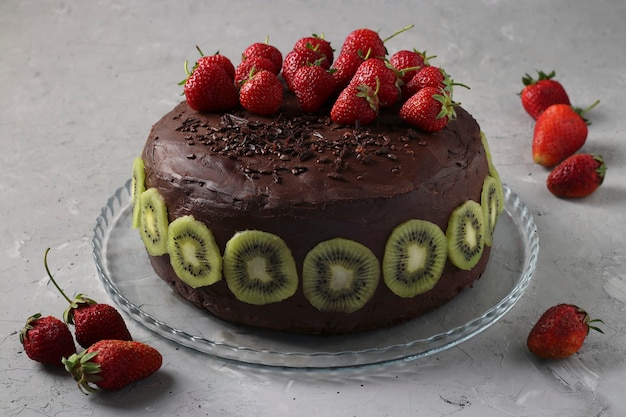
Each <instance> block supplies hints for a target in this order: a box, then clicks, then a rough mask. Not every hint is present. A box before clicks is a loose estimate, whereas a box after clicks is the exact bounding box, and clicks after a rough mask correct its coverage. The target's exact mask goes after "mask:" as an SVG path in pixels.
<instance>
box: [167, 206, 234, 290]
mask: <svg viewBox="0 0 626 417" xmlns="http://www.w3.org/2000/svg"><path fill="white" fill-rule="evenodd" d="M167 253H168V254H169V255H170V263H171V264H172V268H173V269H174V272H175V273H176V275H177V276H178V278H180V279H181V280H182V281H184V282H185V283H187V284H188V285H189V286H191V287H193V288H198V287H206V286H207V285H211V284H214V283H216V282H217V281H219V280H220V279H222V255H221V254H220V250H219V248H218V246H217V244H216V243H215V239H214V238H213V233H212V232H211V230H209V228H208V227H206V225H205V224H204V223H202V222H200V221H198V220H196V219H195V218H194V217H193V216H183V217H179V218H177V219H176V220H174V221H173V222H171V223H170V225H169V229H168V231H167Z"/></svg>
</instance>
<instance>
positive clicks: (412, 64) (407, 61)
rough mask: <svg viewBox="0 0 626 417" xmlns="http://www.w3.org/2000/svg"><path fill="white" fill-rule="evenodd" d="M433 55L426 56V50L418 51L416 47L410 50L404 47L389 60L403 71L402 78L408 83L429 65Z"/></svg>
mask: <svg viewBox="0 0 626 417" xmlns="http://www.w3.org/2000/svg"><path fill="white" fill-rule="evenodd" d="M430 58H434V56H432V57H426V51H424V52H418V51H416V50H415V49H413V50H412V51H409V50H407V49H403V50H401V51H398V52H396V53H394V54H393V55H391V58H389V62H390V63H391V65H392V66H393V67H394V68H395V69H396V70H398V71H401V73H402V74H401V76H400V80H402V83H404V84H406V83H408V82H409V81H410V80H411V78H413V77H414V76H415V74H417V72H418V71H419V70H420V69H422V67H425V66H427V65H428V60H429V59H430Z"/></svg>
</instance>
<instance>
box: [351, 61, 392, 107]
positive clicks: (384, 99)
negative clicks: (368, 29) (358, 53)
mask: <svg viewBox="0 0 626 417" xmlns="http://www.w3.org/2000/svg"><path fill="white" fill-rule="evenodd" d="M350 84H353V85H356V86H359V85H362V84H365V85H367V86H368V87H370V88H372V89H376V86H377V84H379V86H378V99H379V101H380V108H387V107H391V106H392V105H394V104H395V103H396V102H397V101H398V100H399V99H400V79H399V78H398V73H397V72H396V71H395V69H394V68H392V67H391V66H390V64H389V63H388V62H386V61H384V60H382V59H378V58H370V59H368V60H366V61H364V62H363V63H362V64H361V65H359V68H357V70H356V72H355V73H354V76H353V77H352V80H351V81H350Z"/></svg>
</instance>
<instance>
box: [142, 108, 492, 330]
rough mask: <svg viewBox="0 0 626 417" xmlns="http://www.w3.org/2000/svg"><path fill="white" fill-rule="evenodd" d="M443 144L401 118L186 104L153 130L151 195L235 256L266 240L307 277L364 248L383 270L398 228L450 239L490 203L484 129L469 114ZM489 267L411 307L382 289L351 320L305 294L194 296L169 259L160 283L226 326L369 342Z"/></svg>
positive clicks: (203, 292)
mask: <svg viewBox="0 0 626 417" xmlns="http://www.w3.org/2000/svg"><path fill="white" fill-rule="evenodd" d="M456 113H457V118H456V119H455V120H452V121H450V122H449V123H448V126H447V127H446V128H445V129H443V130H441V131H439V132H436V133H434V134H430V133H424V132H420V131H418V130H416V129H413V128H411V127H410V126H408V125H406V124H404V123H403V122H402V121H401V120H400V119H399V117H398V116H397V114H398V109H389V110H387V111H386V112H385V113H384V114H381V115H380V116H379V118H378V119H377V121H376V123H375V124H372V125H368V126H364V127H348V126H339V125H336V124H334V123H332V121H331V120H330V119H329V118H328V117H327V116H326V114H328V113H320V115H303V114H301V112H299V111H298V106H297V102H294V98H293V97H291V98H290V97H289V96H288V97H287V99H286V101H285V103H284V105H283V108H282V110H281V112H280V114H279V115H277V116H276V117H273V118H266V117H258V116H254V115H251V114H248V113H245V112H243V111H234V112H232V113H225V114H204V113H198V112H196V111H194V110H192V109H191V108H189V107H188V105H187V103H186V102H184V101H183V102H181V103H180V104H179V105H178V106H176V107H175V108H174V109H173V110H172V111H171V112H170V113H168V114H167V115H165V116H164V117H163V118H162V119H161V120H160V121H158V122H157V123H156V124H155V125H154V126H153V128H152V130H151V132H150V135H149V137H148V140H147V142H146V145H145V148H144V151H143V154H142V158H143V160H144V164H145V172H146V180H145V181H146V187H156V188H157V189H158V190H159V192H160V193H161V195H162V196H163V198H164V199H165V202H166V206H167V208H168V216H169V219H170V221H172V220H174V219H175V218H178V217H180V216H184V215H193V216H194V217H195V218H196V219H197V220H200V221H202V222H204V223H205V224H206V225H207V226H208V227H209V229H210V230H211V231H212V232H213V234H214V236H215V240H216V243H217V244H218V246H219V247H220V249H221V250H222V252H223V250H224V247H225V245H226V242H227V241H228V240H229V239H230V237H232V236H233V235H234V234H235V232H237V231H241V230H247V229H256V230H263V231H266V232H270V233H274V234H276V235H278V236H280V237H281V238H282V239H283V240H284V241H285V242H286V243H287V245H288V246H289V248H290V249H291V250H292V253H293V256H294V259H295V261H296V265H297V267H298V270H299V271H301V267H302V261H303V259H304V257H305V256H306V254H307V252H308V251H309V250H311V249H312V248H313V247H314V246H315V245H316V244H318V243H319V242H321V241H324V240H328V239H332V238H335V237H343V238H346V239H352V240H354V241H357V242H359V243H362V244H364V245H365V246H367V247H369V248H370V249H371V250H372V251H373V253H374V254H375V255H376V256H377V257H378V259H380V260H382V258H383V254H384V247H385V243H386V240H387V237H388V236H389V234H390V233H391V231H392V230H393V228H394V227H396V226H397V225H399V224H401V223H403V222H405V221H407V220H410V219H424V220H429V221H431V222H433V223H435V224H437V225H439V227H441V228H442V230H443V231H444V232H445V230H446V227H447V224H448V219H449V217H450V214H451V212H452V211H453V210H454V209H455V208H456V207H457V206H459V205H460V204H462V203H464V202H465V201H467V200H470V199H471V200H474V201H478V202H480V194H481V189H482V185H483V181H484V179H485V177H486V176H487V175H488V164H487V158H486V155H485V150H484V148H483V146H482V143H481V140H480V128H479V126H478V124H477V123H476V121H475V120H474V119H473V118H472V117H471V115H470V114H469V113H467V112H466V111H465V110H464V109H463V108H461V107H457V108H456ZM488 256H489V248H488V247H486V248H485V251H484V253H483V257H482V259H481V261H480V262H479V263H478V265H477V266H476V267H474V269H473V270H471V271H462V270H459V269H458V268H456V267H455V266H453V265H452V264H451V263H450V262H448V263H447V264H446V267H445V270H444V273H443V276H442V278H441V279H440V281H439V282H438V284H437V286H436V287H435V288H434V289H432V290H431V291H428V292H427V293H424V294H422V295H419V296H417V297H414V298H411V299H401V298H399V297H397V296H395V295H394V294H393V293H392V292H391V291H390V290H389V289H387V288H386V286H385V284H384V282H383V281H382V279H381V281H380V283H379V286H378V288H377V290H376V293H375V295H374V298H373V299H372V300H370V301H369V302H368V303H367V304H366V305H365V307H363V308H362V309H360V310H358V311H356V312H354V313H350V314H338V313H327V312H326V313H324V312H320V311H318V310H317V309H315V308H314V307H312V306H311V305H310V304H309V302H308V301H307V300H306V299H305V298H304V295H303V294H302V289H301V288H299V289H298V291H297V293H296V294H295V295H294V296H293V297H291V298H289V299H287V300H284V301H282V302H280V303H275V304H270V305H265V306H253V305H249V304H246V303H243V302H240V301H238V300H237V299H236V298H235V297H234V296H233V294H232V293H230V291H229V290H228V288H227V286H226V284H225V282H224V281H223V280H222V281H220V282H218V283H216V284H213V285H211V286H208V287H203V288H198V289H192V288H191V287H189V286H188V285H187V284H185V283H184V282H182V281H181V280H179V279H178V278H177V277H176V275H175V274H174V272H173V270H172V268H171V266H170V264H169V258H168V256H167V255H164V256H160V257H151V261H152V264H153V266H154V268H155V270H156V272H157V273H158V274H159V275H160V276H161V277H162V278H163V279H164V280H165V281H166V282H168V283H169V284H170V285H171V286H172V287H173V288H174V289H175V291H176V292H178V293H179V294H181V295H182V296H183V297H184V298H186V299H188V300H190V301H191V302H192V303H194V304H196V305H197V306H199V307H201V308H205V309H207V310H209V311H211V312H212V313H213V314H214V315H216V316H218V317H220V318H223V319H226V320H229V321H234V322H238V323H244V324H249V325H254V326H261V327H266V328H271V329H277V330H284V331H292V332H304V333H341V332H350V331H362V330H368V329H372V328H377V327H381V326H387V325H390V324H393V323H397V322H400V321H404V320H406V319H409V318H413V317H416V316H418V315H421V314H423V313H424V312H426V311H428V310H431V309H432V308H435V307H438V306H440V305H441V304H443V303H445V302H446V301H448V300H449V299H451V298H452V297H454V296H455V295H456V294H457V293H458V292H459V291H460V290H462V289H463V288H465V287H468V286H471V284H472V283H473V281H474V280H475V279H477V278H478V277H479V276H480V274H481V273H482V272H483V270H484V268H485V266H486V263H487V259H488Z"/></svg>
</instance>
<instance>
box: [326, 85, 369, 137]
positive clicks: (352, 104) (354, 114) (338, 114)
mask: <svg viewBox="0 0 626 417" xmlns="http://www.w3.org/2000/svg"><path fill="white" fill-rule="evenodd" d="M378 110H379V103H378V96H377V92H376V90H373V89H371V88H370V87H368V86H366V85H362V86H355V85H348V86H347V87H346V88H345V89H344V90H343V91H342V92H341V94H339V97H337V100H336V101H335V104H334V105H333V107H332V109H331V110H330V118H331V119H332V121H333V122H335V123H338V124H343V125H354V126H357V127H358V126H364V125H367V124H369V123H372V122H373V121H374V120H375V119H376V116H378Z"/></svg>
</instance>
